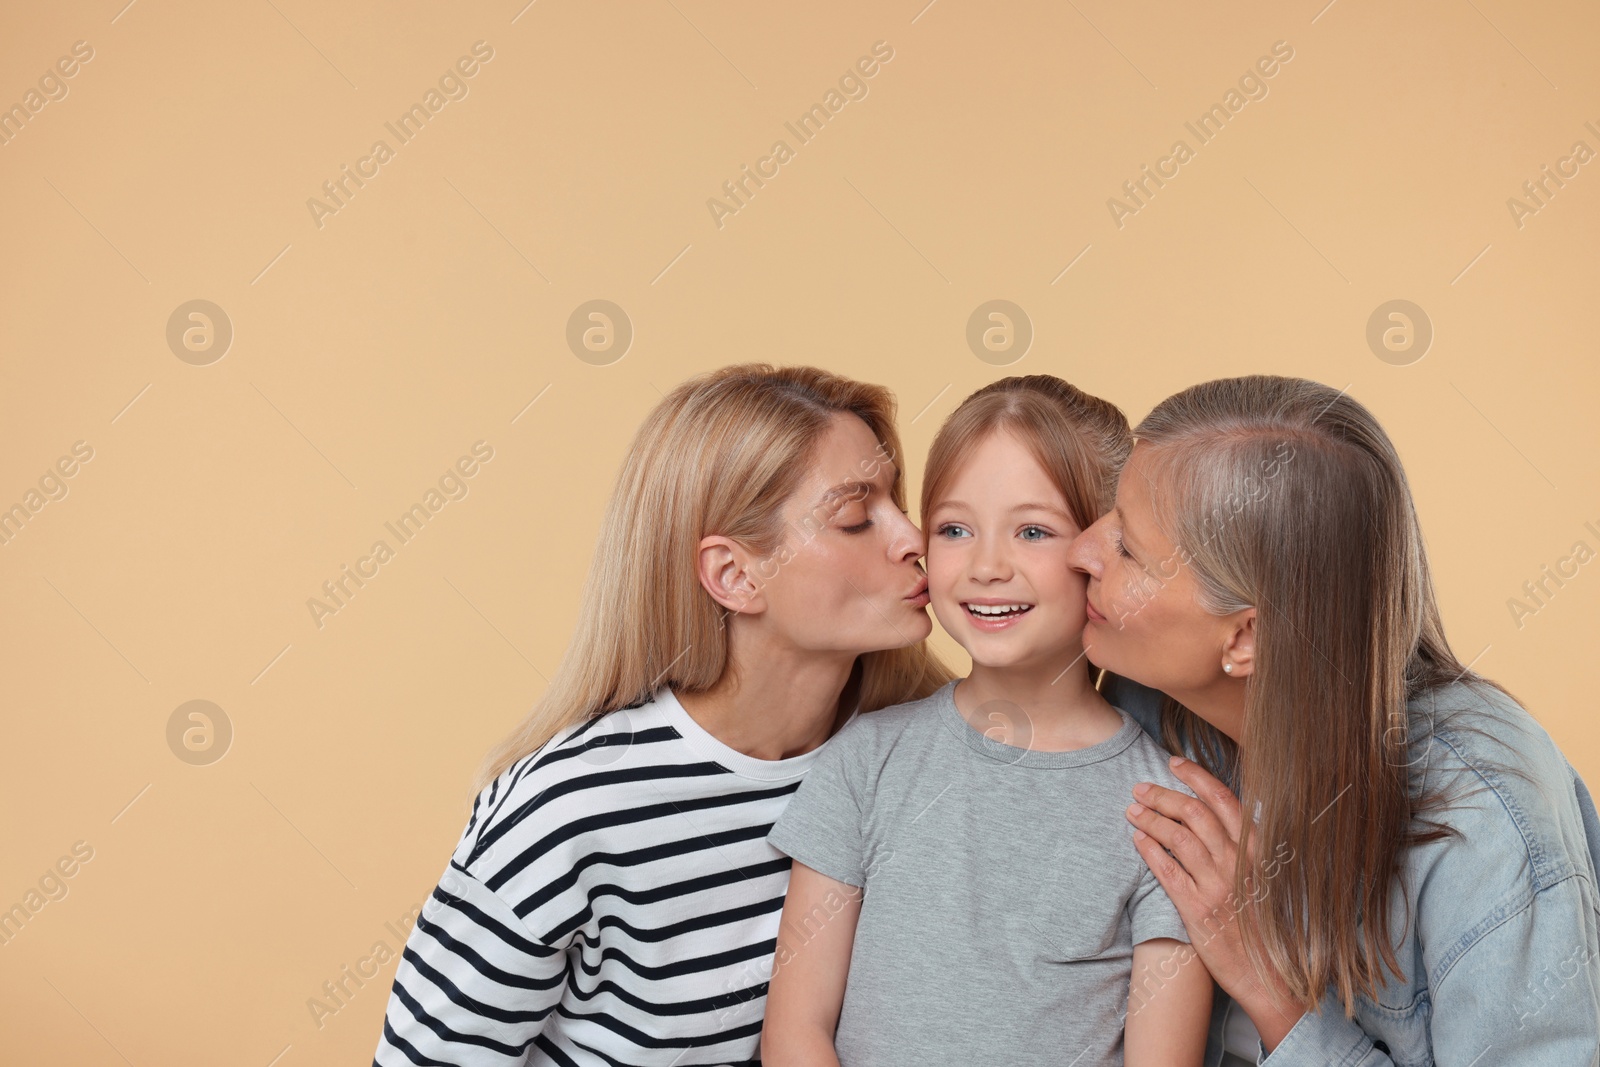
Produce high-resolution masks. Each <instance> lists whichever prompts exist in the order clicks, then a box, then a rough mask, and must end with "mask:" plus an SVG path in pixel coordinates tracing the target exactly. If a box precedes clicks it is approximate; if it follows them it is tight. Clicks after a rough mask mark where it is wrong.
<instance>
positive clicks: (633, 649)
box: [473, 363, 953, 793]
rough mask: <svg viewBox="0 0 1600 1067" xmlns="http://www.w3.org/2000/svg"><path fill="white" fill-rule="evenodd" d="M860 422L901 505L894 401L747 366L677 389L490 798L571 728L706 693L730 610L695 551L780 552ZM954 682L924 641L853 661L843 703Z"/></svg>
mask: <svg viewBox="0 0 1600 1067" xmlns="http://www.w3.org/2000/svg"><path fill="white" fill-rule="evenodd" d="M841 413H845V414H852V415H855V416H858V417H859V418H860V419H861V420H862V421H863V422H865V423H866V424H867V426H868V427H869V428H870V429H871V430H872V432H873V434H874V435H875V436H876V437H877V439H878V442H879V444H880V445H881V450H880V451H881V453H883V454H885V455H886V457H887V458H888V460H889V461H890V462H892V463H893V464H894V481H893V487H892V490H891V495H892V496H893V498H894V502H895V504H896V505H897V506H899V507H900V508H901V509H902V510H903V509H904V508H905V483H904V479H903V478H902V476H901V474H902V472H901V468H900V463H899V459H898V457H899V454H900V436H899V434H898V432H897V431H896V430H895V425H894V416H895V400H894V395H893V394H892V393H890V392H889V390H887V389H885V388H884V387H882V386H879V385H869V384H867V383H864V382H858V381H854V380H852V379H849V378H846V377H843V376H841V375H837V374H832V373H829V372H828V371H824V370H819V369H817V368H815V367H781V368H779V367H773V366H771V365H769V364H766V363H742V364H736V365H734V366H729V367H723V368H721V369H719V370H714V371H709V372H707V373H704V374H701V375H698V376H697V377H694V378H691V379H689V380H688V381H686V382H683V383H682V384H681V385H679V386H678V387H677V388H675V389H674V390H673V391H672V392H671V394H670V395H668V396H667V397H666V399H664V400H663V401H662V402H661V403H660V404H658V405H656V407H655V409H654V410H653V411H651V412H650V414H649V416H648V417H647V418H646V419H645V421H644V424H643V425H642V426H641V427H640V428H639V430H638V432H637V433H636V434H635V435H634V438H633V443H632V445H631V446H630V447H629V449H628V454H627V457H626V459H625V460H624V461H623V465H622V471H621V473H620V474H619V475H618V477H617V483H616V487H615V489H614V490H613V491H612V495H611V500H610V503H609V504H608V506H607V508H606V513H605V518H604V520H603V522H602V523H601V527H600V535H599V539H598V541H597V543H596V545H595V552H594V559H593V561H592V563H591V564H590V568H589V576H588V580H587V582H586V583H585V585H584V588H583V594H582V600H581V602H580V605H579V609H578V619H577V624H576V626H575V628H574V632H573V636H572V641H571V643H570V644H569V645H568V646H567V650H566V654H565V655H564V656H563V657H562V660H561V664H560V666H559V668H558V669H557V671H556V673H555V676H554V677H553V678H552V679H551V680H550V684H549V686H548V688H547V689H546V690H545V692H544V695H543V696H542V697H541V698H540V699H539V701H538V703H537V704H535V705H534V707H533V709H532V710H531V711H530V712H529V713H528V715H527V717H526V718H524V719H523V720H522V722H521V723H519V724H518V725H517V727H516V729H514V730H513V731H512V732H511V734H510V735H509V736H508V737H506V738H505V740H503V741H501V742H500V743H499V744H498V745H496V746H495V747H494V748H493V749H492V750H491V751H490V752H489V754H488V756H487V757H486V758H485V760H484V763H483V766H482V767H481V768H480V770H479V772H478V775H477V779H476V781H475V782H474V785H473V791H474V793H476V792H479V791H481V790H482V789H483V788H485V787H486V786H487V785H488V784H489V783H490V782H492V781H493V780H494V779H496V778H497V777H499V776H500V775H501V774H502V773H503V772H504V771H505V770H506V769H507V768H509V767H510V766H511V765H512V764H514V763H516V762H517V761H518V760H520V759H522V758H523V757H524V756H527V755H528V754H530V753H532V752H535V751H537V750H538V749H539V748H541V747H542V746H543V745H544V744H545V743H546V742H547V741H549V740H550V739H551V738H552V737H554V736H555V735H556V734H557V733H559V732H560V731H562V730H563V729H565V728H567V727H569V726H572V725H575V724H577V723H580V722H583V721H586V720H588V719H592V718H596V717H598V716H601V715H605V714H607V713H608V712H612V711H616V710H618V709H620V708H626V707H635V706H638V705H639V704H642V703H644V702H645V701H646V700H648V699H649V698H650V696H651V694H652V693H653V692H655V690H656V689H657V688H658V687H659V686H661V685H663V684H665V685H670V686H672V687H673V688H674V689H676V690H678V691H681V692H690V693H694V692H701V691H704V690H706V689H709V688H711V686H712V685H714V684H715V683H716V682H717V681H718V679H720V678H721V677H722V674H723V671H724V670H726V669H727V667H728V644H727V640H728V639H727V632H726V630H725V628H724V626H723V621H722V620H723V617H724V616H725V615H726V614H727V612H726V609H724V608H723V607H722V606H721V605H719V604H717V602H716V601H714V600H712V599H711V596H710V594H708V593H707V592H706V591H705V590H704V589H703V588H702V587H701V585H700V580H699V577H698V574H697V569H696V568H697V557H698V547H699V543H700V540H701V538H703V537H705V536H707V535H708V534H721V535H723V536H726V537H730V538H733V539H734V540H736V541H738V542H740V543H741V544H743V545H745V546H747V547H748V548H749V549H750V550H751V551H752V552H755V553H759V554H761V555H763V556H767V557H769V558H770V557H771V555H772V553H774V552H775V551H776V550H777V549H778V548H779V546H780V545H781V544H782V543H783V542H784V540H785V538H786V536H787V534H788V531H787V530H786V528H785V525H784V522H783V514H782V511H783V506H784V504H785V502H786V501H788V499H789V497H790V496H791V495H792V494H793V493H794V492H795V491H796V489H797V488H798V487H799V486H800V483H801V479H802V478H803V477H804V476H805V474H806V472H807V469H808V466H809V463H810V460H811V456H812V454H813V452H814V451H815V449H816V447H817V444H818V442H819V440H820V439H821V437H822V436H823V434H824V433H825V432H826V430H827V429H828V427H829V425H830V424H831V422H832V421H833V419H834V418H835V417H836V416H837V415H839V414H841ZM952 677H953V675H951V673H950V671H949V669H948V668H946V667H945V666H944V664H943V663H942V662H940V661H939V660H938V658H937V657H936V656H935V655H934V653H933V651H932V650H931V649H930V648H929V647H928V646H927V644H926V642H922V641H919V642H917V643H916V644H914V645H911V646H909V647H907V648H897V649H890V650H887V651H878V652H867V653H864V654H862V655H861V656H858V657H857V659H856V663H855V666H854V668H853V669H852V671H851V674H850V680H849V682H848V683H847V684H846V686H845V689H844V692H843V693H842V694H841V697H840V703H841V707H849V706H851V705H852V704H853V703H854V702H855V701H857V700H859V705H860V708H861V710H862V711H873V710H876V709H878V708H882V707H887V706H889V705H892V704H899V703H903V702H905V701H908V700H916V699H919V698H921V697H924V696H927V695H928V694H929V693H932V692H934V691H935V690H937V689H938V688H939V687H940V686H942V685H943V684H944V683H945V682H947V681H949V680H950V679H951V678H952Z"/></svg>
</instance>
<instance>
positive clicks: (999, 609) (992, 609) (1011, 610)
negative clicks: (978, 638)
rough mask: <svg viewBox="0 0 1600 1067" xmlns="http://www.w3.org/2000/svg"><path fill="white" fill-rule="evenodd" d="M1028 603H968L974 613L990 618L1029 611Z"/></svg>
mask: <svg viewBox="0 0 1600 1067" xmlns="http://www.w3.org/2000/svg"><path fill="white" fill-rule="evenodd" d="M1029 607H1030V605H1028V604H993V605H990V604H968V605H967V610H968V611H970V612H972V613H973V614H974V615H983V616H987V617H990V618H1001V617H1004V616H1006V615H1017V614H1020V613H1022V612H1024V611H1027V610H1028V608H1029Z"/></svg>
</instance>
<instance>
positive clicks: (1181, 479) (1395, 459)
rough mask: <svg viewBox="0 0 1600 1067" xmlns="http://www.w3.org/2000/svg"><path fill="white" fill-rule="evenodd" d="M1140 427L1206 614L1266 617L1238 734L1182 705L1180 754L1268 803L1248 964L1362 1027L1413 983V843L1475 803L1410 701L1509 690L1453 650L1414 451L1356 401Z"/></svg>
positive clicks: (1172, 726) (1303, 389)
mask: <svg viewBox="0 0 1600 1067" xmlns="http://www.w3.org/2000/svg"><path fill="white" fill-rule="evenodd" d="M1134 433H1135V435H1136V436H1137V438H1138V439H1139V441H1140V447H1141V448H1145V447H1148V448H1149V450H1150V451H1149V456H1148V458H1149V460H1150V466H1149V468H1148V473H1149V477H1150V485H1151V490H1152V492H1153V493H1154V494H1155V495H1154V497H1153V499H1154V501H1155V504H1156V507H1155V510H1156V514H1157V524H1158V525H1159V526H1161V527H1162V528H1163V530H1164V532H1165V533H1166V534H1167V536H1168V538H1169V539H1170V540H1171V541H1172V543H1173V544H1174V545H1175V546H1176V548H1177V556H1178V557H1179V559H1180V563H1181V565H1184V566H1191V567H1193V573H1194V577H1195V580H1196V584H1197V587H1198V599H1199V602H1200V604H1201V606H1202V607H1204V608H1205V609H1206V610H1207V611H1209V612H1212V613H1213V614H1216V615H1229V614H1232V613H1234V612H1237V611H1242V610H1244V609H1246V608H1250V607H1253V608H1255V610H1256V619H1255V646H1254V667H1253V670H1252V672H1251V673H1250V675H1249V676H1248V678H1247V679H1246V683H1245V713H1244V726H1243V733H1242V735H1241V738H1240V743H1239V744H1237V745H1235V744H1234V743H1233V742H1232V741H1230V740H1228V739H1227V738H1226V737H1224V736H1223V735H1221V734H1220V733H1219V732H1218V731H1216V730H1215V729H1214V728H1212V727H1210V726H1209V725H1208V724H1206V723H1205V722H1204V721H1203V720H1201V719H1200V718H1199V717H1198V716H1197V715H1195V714H1194V713H1193V712H1192V711H1190V710H1188V709H1186V708H1184V707H1183V706H1182V705H1180V704H1178V703H1177V702H1176V701H1174V700H1172V699H1171V698H1170V697H1168V698H1167V699H1166V701H1165V707H1164V709H1163V711H1164V713H1163V733H1164V735H1165V740H1166V743H1167V746H1168V747H1169V748H1171V749H1172V750H1173V751H1183V750H1184V747H1185V745H1186V744H1188V746H1189V747H1190V748H1191V751H1195V752H1197V753H1198V754H1199V755H1200V758H1201V762H1202V763H1205V764H1207V765H1208V766H1210V768H1211V769H1212V770H1213V772H1214V773H1217V774H1218V776H1219V777H1222V778H1224V779H1225V780H1229V779H1236V780H1237V781H1238V782H1239V783H1240V789H1239V797H1240V802H1241V807H1242V810H1243V811H1245V812H1254V811H1259V817H1258V819H1257V820H1255V821H1252V820H1251V819H1249V818H1246V819H1244V820H1243V825H1242V827H1241V835H1240V836H1241V840H1240V842H1239V845H1240V847H1239V853H1238V858H1239V862H1238V866H1237V868H1236V870H1235V871H1234V872H1232V873H1233V881H1234V891H1235V894H1236V895H1237V899H1239V900H1244V899H1246V893H1247V890H1249V892H1250V893H1251V896H1252V898H1254V899H1256V900H1257V903H1256V905H1255V906H1254V907H1253V908H1250V909H1247V910H1245V911H1244V913H1243V914H1244V915H1245V916H1246V921H1245V922H1244V924H1243V926H1242V928H1241V929H1242V932H1243V934H1244V943H1245V946H1246V950H1247V952H1248V954H1249V956H1250V958H1251V960H1252V962H1253V963H1254V964H1255V965H1256V966H1257V967H1258V968H1262V967H1264V966H1265V965H1267V964H1270V966H1271V969H1272V970H1274V971H1276V972H1277V973H1278V974H1280V975H1282V976H1283V978H1284V980H1285V982H1286V985H1287V987H1288V991H1289V992H1290V994H1291V995H1292V996H1293V997H1294V998H1295V1000H1296V1001H1297V1002H1298V1003H1300V1004H1302V1005H1306V1006H1308V1007H1310V1006H1312V1005H1315V1004H1316V1002H1317V1001H1318V999H1319V998H1320V996H1321V995H1322V992H1323V990H1324V989H1327V988H1328V987H1329V986H1330V984H1331V985H1332V987H1333V988H1334V989H1336V990H1337V992H1338V995H1339V997H1340V998H1341V1000H1342V1002H1343V1004H1344V1008H1345V1012H1346V1014H1350V1013H1351V1012H1352V1011H1353V1010H1354V999H1355V997H1356V995H1358V994H1364V995H1366V996H1369V997H1375V996H1377V994H1378V990H1379V989H1380V988H1381V987H1382V986H1383V984H1384V971H1385V969H1390V970H1393V971H1394V973H1395V974H1396V975H1401V974H1402V971H1401V969H1400V966H1399V961H1397V960H1396V959H1395V954H1394V950H1393V948H1392V945H1393V943H1394V941H1393V938H1392V933H1393V931H1392V930H1391V916H1390V911H1389V903H1390V893H1391V890H1392V883H1393V882H1394V880H1395V878H1396V876H1397V874H1398V872H1399V870H1400V858H1399V857H1400V852H1401V850H1402V849H1403V848H1406V847H1408V846H1410V845H1413V844H1417V843H1420V842H1423V841H1430V840H1437V839H1439V838H1441V837H1444V836H1447V835H1450V834H1452V833H1454V831H1452V830H1451V829H1450V828H1448V827H1447V826H1444V825H1443V824H1440V823H1436V822H1433V821H1431V820H1425V819H1421V818H1419V817H1420V816H1422V815H1425V814H1429V813H1435V812H1438V811H1440V810H1442V809H1443V808H1444V807H1447V806H1449V804H1450V803H1451V802H1453V796H1452V794H1454V793H1458V791H1456V790H1452V789H1450V788H1448V786H1447V787H1446V788H1443V789H1441V788H1440V787H1439V786H1438V785H1437V784H1436V785H1435V786H1434V787H1433V788H1432V789H1427V788H1421V787H1417V786H1416V783H1415V782H1413V779H1412V770H1413V768H1412V766H1411V765H1412V764H1413V763H1414V762H1416V761H1415V760H1414V759H1413V758H1412V757H1411V756H1410V754H1409V746H1410V744H1411V742H1412V740H1414V738H1413V737H1412V731H1411V721H1410V717H1409V713H1408V707H1407V705H1408V702H1409V701H1410V700H1412V699H1414V698H1416V697H1418V696H1419V695H1420V694H1423V693H1424V692H1426V691H1428V690H1430V689H1433V688H1434V687H1439V686H1444V685H1448V684H1450V683H1452V682H1455V681H1457V680H1464V681H1466V682H1468V683H1469V684H1472V685H1476V686H1492V687H1493V688H1494V689H1498V690H1500V691H1501V692H1504V690H1503V689H1501V687H1499V686H1497V685H1495V684H1494V683H1492V682H1489V681H1488V680H1487V679H1484V678H1482V677H1480V676H1478V675H1476V674H1474V673H1473V672H1471V671H1469V670H1468V669H1467V668H1466V667H1464V666H1463V665H1462V664H1461V663H1460V662H1459V661H1458V660H1457V658H1456V656H1455V654H1454V653H1453V652H1452V651H1451V649H1450V645H1449V643H1448V642H1447V641H1446V640H1445V634H1444V624H1443V621H1442V620H1441V618H1440V614H1439V606H1438V603H1437V601H1436V600H1435V598H1434V591H1433V582H1432V579H1431V577H1430V575H1429V571H1428V558H1427V554H1426V552H1425V551H1424V548H1423V542H1422V531H1421V527H1420V526H1419V524H1418V522H1417V514H1416V508H1415V505H1414V503H1413V501H1412V496H1411V489H1410V486H1409V485H1408V484H1407V482H1406V476H1405V471H1404V470H1403V469H1402V467H1401V464H1400V457H1399V455H1398V454H1397V453H1396V451H1395V448H1394V445H1393V444H1392V443H1391V442H1390V440H1389V438H1388V436H1387V435H1386V434H1385V433H1384V432H1383V429H1382V427H1380V426H1379V425H1378V422H1377V420H1376V419H1374V418H1373V416H1372V413H1371V412H1369V411H1368V410H1367V409H1366V408H1365V407H1363V406H1362V405H1361V404H1360V403H1358V402H1357V401H1355V400H1353V399H1351V398H1350V397H1349V396H1347V395H1345V394H1344V392H1342V391H1340V390H1335V389H1332V388H1329V387H1328V386H1326V385H1323V384H1321V383H1319V382H1314V381H1308V380H1306V379H1303V378H1285V377H1277V376H1269V375H1254V376H1250V377H1243V378H1227V379H1222V380H1219V381H1211V382H1205V383H1202V384H1200V385H1196V386H1192V387H1191V388H1188V389H1185V390H1184V391H1183V392H1180V393H1178V394H1176V395H1174V396H1172V397H1169V398H1168V399H1166V400H1164V401H1162V402H1161V403H1160V404H1159V405H1157V406H1156V408H1155V410H1153V411H1152V412H1151V413H1150V414H1149V415H1148V416H1146V418H1145V419H1144V421H1143V422H1141V423H1140V424H1139V426H1138V427H1137V429H1136V430H1135V431H1134ZM1140 470H1141V471H1145V470H1146V468H1145V467H1144V466H1143V465H1141V467H1140ZM1166 577H1171V575H1167V576H1166ZM1463 725H1464V726H1465V728H1467V729H1474V727H1472V726H1470V725H1466V724H1465V723H1463ZM1423 743H1426V742H1425V741H1424V742H1423ZM1436 777H1437V776H1436ZM1423 785H1424V786H1426V782H1425V781H1424V783H1423ZM1252 840H1255V841H1256V848H1257V850H1258V856H1257V859H1256V863H1252V862H1251V857H1250V852H1249V846H1250V844H1251V842H1252ZM1286 846H1287V847H1288V848H1290V850H1291V854H1290V855H1289V856H1288V857H1285V856H1283V855H1281V854H1280V853H1281V850H1282V849H1283V848H1284V847H1286ZM1269 852H1271V853H1273V854H1274V856H1273V857H1272V861H1271V863H1270V865H1271V866H1272V867H1273V868H1275V871H1274V873H1273V874H1271V875H1270V881H1269V882H1267V883H1265V884H1263V883H1262V881H1261V873H1260V871H1259V870H1256V869H1255V867H1256V865H1257V864H1259V863H1267V862H1268V861H1269V857H1268V853H1269ZM1280 861H1281V862H1280ZM1252 884H1253V885H1254V889H1253V890H1250V889H1249V887H1250V886H1251V885H1252ZM1222 918H1224V919H1226V918H1228V917H1226V916H1225V917H1222ZM1406 921H1407V922H1409V921H1410V917H1409V915H1408V916H1407V917H1406Z"/></svg>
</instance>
